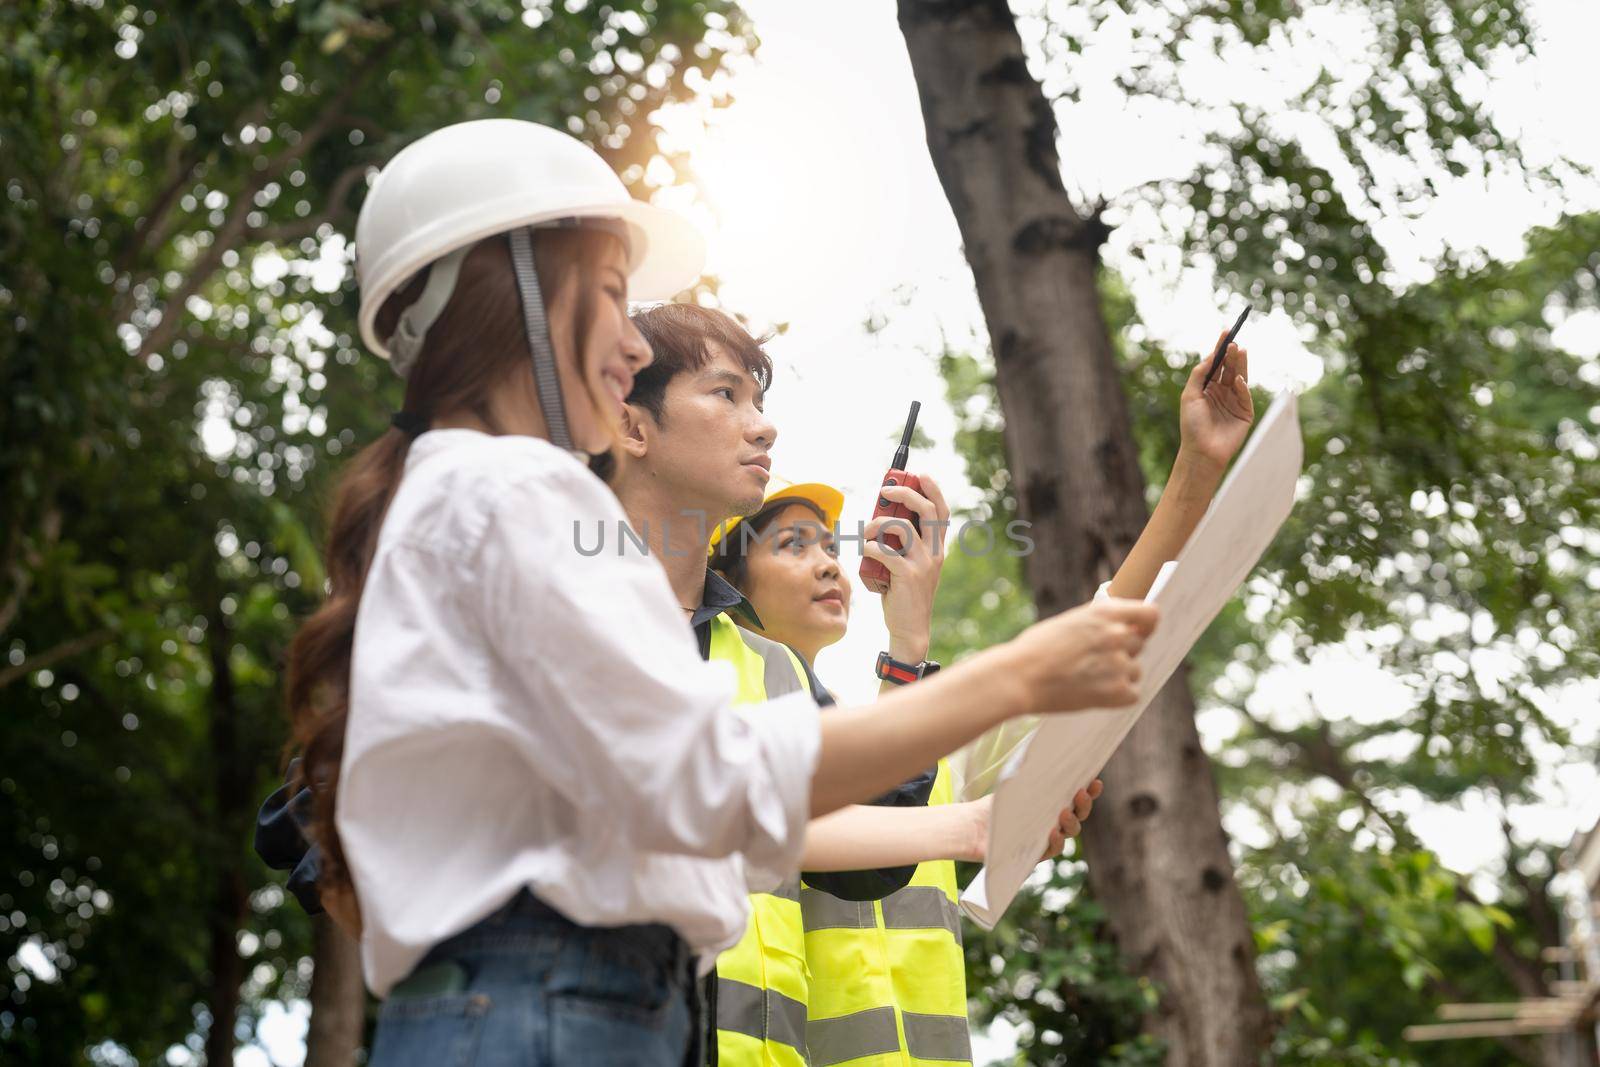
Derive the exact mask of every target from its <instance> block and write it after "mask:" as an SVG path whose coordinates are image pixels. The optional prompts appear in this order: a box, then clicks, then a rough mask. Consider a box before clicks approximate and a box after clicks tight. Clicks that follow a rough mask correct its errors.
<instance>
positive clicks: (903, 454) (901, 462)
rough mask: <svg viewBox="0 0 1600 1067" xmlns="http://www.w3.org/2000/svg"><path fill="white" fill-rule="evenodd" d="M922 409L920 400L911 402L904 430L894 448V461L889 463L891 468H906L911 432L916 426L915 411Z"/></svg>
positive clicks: (909, 456)
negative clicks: (898, 445)
mask: <svg viewBox="0 0 1600 1067" xmlns="http://www.w3.org/2000/svg"><path fill="white" fill-rule="evenodd" d="M921 410H922V402H921V401H919V400H913V401H912V402H911V414H909V415H907V416H906V432H905V433H903V434H901V435H900V447H899V448H897V449H895V450H894V462H893V463H891V464H889V468H890V469H891V470H897V471H903V470H905V469H906V460H908V459H910V458H911V434H912V432H913V431H915V430H916V428H917V412H919V411H921Z"/></svg>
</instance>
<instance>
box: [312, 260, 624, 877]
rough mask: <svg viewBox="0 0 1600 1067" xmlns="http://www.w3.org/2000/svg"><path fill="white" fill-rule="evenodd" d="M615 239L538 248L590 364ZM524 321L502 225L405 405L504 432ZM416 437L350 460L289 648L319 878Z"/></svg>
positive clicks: (463, 283) (430, 347)
mask: <svg viewBox="0 0 1600 1067" xmlns="http://www.w3.org/2000/svg"><path fill="white" fill-rule="evenodd" d="M615 240H616V238H615V237H614V236H612V235H610V234H608V233H604V232H601V231H596V230H585V229H570V230H542V231H539V232H538V233H537V234H536V236H535V240H534V258H535V262H536V264H537V266H538V271H539V278H540V288H541V290H542V292H543V294H544V298H545V304H546V307H547V308H548V310H549V316H550V330H551V340H552V342H553V343H554V344H555V345H557V346H561V345H563V344H567V345H576V346H577V350H578V365H579V366H580V367H586V366H587V364H588V357H589V353H588V352H587V351H586V349H587V347H588V345H587V339H588V336H589V327H590V325H591V324H592V323H593V321H594V315H595V312H596V310H597V307H598V300H597V298H596V291H597V288H598V286H599V273H600V271H599V264H600V261H601V259H602V257H603V255H604V253H605V251H606V250H607V243H608V242H612V241H615ZM425 281H426V272H423V273H421V274H419V276H418V277H417V278H415V279H413V280H412V282H411V283H410V284H409V285H407V286H406V287H405V288H404V289H402V290H400V291H399V292H398V293H396V294H395V295H394V296H392V297H390V298H389V300H388V301H387V302H386V303H385V304H384V306H383V308H382V309H381V310H380V311H379V313H378V321H377V325H378V333H379V335H380V336H385V337H386V336H389V335H390V334H392V333H393V331H394V329H395V325H396V323H397V321H398V319H399V317H400V313H401V312H402V311H404V310H405V308H406V307H407V306H408V305H409V304H411V302H412V301H414V300H415V299H416V298H417V297H418V296H419V295H420V294H421V292H422V286H423V284H424V283H425ZM523 331H524V327H523V319H522V308H521V298H520V296H519V295H518V292H517V287H516V281H515V275H514V273H513V271H512V265H511V249H510V242H509V241H508V240H507V238H506V237H505V235H503V234H502V235H499V236H496V237H490V238H487V239H485V240H483V241H480V242H479V243H478V244H477V245H476V246H474V247H473V249H472V251H471V252H470V253H468V254H467V257H466V259H465V260H464V261H463V262H462V264H461V275H460V277H459V278H458V279H457V282H456V288H455V292H454V294H453V295H452V296H451V298H450V302H449V304H447V305H446V306H445V309H444V312H443V313H442V314H441V315H440V316H439V318H438V320H437V321H436V322H435V323H434V324H433V326H432V327H431V328H430V329H429V330H428V334H427V339H426V340H425V341H424V342H423V347H422V353H421V355H420V356H419V357H418V359H417V362H416V365H415V366H414V367H412V369H411V375H410V377H409V378H408V379H407V381H406V391H405V410H406V411H407V412H410V413H413V414H415V415H417V416H419V417H420V418H421V419H423V420H424V421H426V420H429V419H431V418H433V417H434V416H437V415H446V414H453V413H459V412H468V411H470V412H472V413H473V414H475V415H476V416H477V417H478V418H479V419H481V420H483V421H484V422H485V423H487V424H489V426H490V428H491V429H492V430H494V431H495V432H499V427H498V426H496V425H495V424H494V422H493V419H492V416H491V414H490V410H489V400H490V397H491V396H493V395H494V393H495V392H496V390H498V389H501V388H504V387H505V386H506V385H507V383H518V382H520V383H521V384H522V385H523V386H525V388H526V390H527V394H528V397H529V400H530V403H531V402H533V401H534V398H536V397H537V392H536V391H535V389H534V385H533V372H532V363H531V360H530V357H529V353H528V342H527V338H526V335H525V334H524V332H523ZM566 400H567V402H568V404H569V405H570V404H575V403H585V402H587V403H590V404H593V403H594V400H593V398H590V397H587V396H582V397H567V398H566ZM411 441H412V438H411V437H410V436H409V435H408V434H406V433H404V432H402V431H400V430H398V429H391V430H389V431H388V432H387V433H385V434H384V435H383V436H382V437H380V438H378V440H377V441H375V442H373V443H372V444H371V445H368V446H367V447H366V448H365V449H363V450H362V451H361V452H360V453H359V454H358V455H356V456H355V457H354V458H353V459H352V460H351V461H350V466H349V469H348V470H346V471H345V472H344V475H343V476H342V477H341V478H340V480H339V486H338V489H337V490H336V491H335V494H334V501H333V514H332V521H331V523H330V525H329V529H328V540H327V547H326V549H325V554H326V557H327V575H328V586H327V600H326V601H324V602H323V604H322V606H321V607H320V608H318V609H317V610H316V611H315V612H314V613H312V615H311V616H310V617H309V618H307V619H306V621H305V622H304V624H302V625H301V627H300V630H299V632H298V633H297V634H296V635H295V638H294V642H293V644H292V645H290V648H289V664H288V681H287V692H286V699H287V703H288V710H289V718H290V721H291V724H292V727H293V741H292V743H293V745H294V746H295V747H296V748H298V749H299V751H300V753H301V757H302V758H301V763H300V768H299V775H298V781H297V783H296V788H297V789H298V788H300V787H301V786H309V787H310V788H311V791H312V798H313V802H312V816H311V826H310V831H311V839H312V841H313V842H315V843H316V844H317V845H319V846H320V847H321V849H322V868H321V873H320V875H319V883H320V885H321V886H322V887H323V888H325V889H342V888H344V887H346V886H348V885H349V884H350V872H349V868H348V867H347V866H346V865H345V857H344V849H343V848H342V847H341V846H340V844H339V835H338V833H337V832H336V830H335V828H334V821H333V815H334V798H335V796H336V794H337V791H338V784H339V764H340V761H341V760H342V759H343V757H344V732H345V720H346V718H347V716H348V714H349V690H350V656H351V653H352V651H353V647H354V636H355V625H356V611H357V609H358V608H359V606H360V603H361V592H362V588H363V587H364V586H365V585H366V581H367V569H368V568H369V567H370V566H371V564H372V556H373V553H374V552H376V551H377V547H378V531H379V530H380V529H381V528H382V526H383V517H384V514H385V513H386V512H387V511H388V510H389V502H390V501H391V500H393V499H394V494H395V490H396V489H398V488H399V485H400V476H401V474H402V473H403V472H404V470H405V461H406V453H407V452H408V451H409V450H410V447H411Z"/></svg>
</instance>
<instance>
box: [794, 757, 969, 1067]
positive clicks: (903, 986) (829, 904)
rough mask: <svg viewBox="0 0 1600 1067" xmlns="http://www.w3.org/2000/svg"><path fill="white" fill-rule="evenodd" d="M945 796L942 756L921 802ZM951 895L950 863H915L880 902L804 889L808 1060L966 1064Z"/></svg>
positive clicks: (962, 972)
mask: <svg viewBox="0 0 1600 1067" xmlns="http://www.w3.org/2000/svg"><path fill="white" fill-rule="evenodd" d="M953 799H954V797H953V791H952V786H951V782H950V767H949V765H948V764H946V763H945V762H944V761H943V760H941V761H940V762H939V774H938V776H937V777H936V778H935V779H934V782H933V791H932V792H931V793H930V794H929V796H928V805H929V806H930V807H931V806H933V805H935V804H948V803H950V802H951V801H952V800H953ZM958 896H959V893H958V891H957V888H956V865H955V864H954V863H953V862H951V861H950V860H936V861H931V862H928V863H923V864H919V865H918V866H917V871H916V874H915V875H914V876H913V877H912V879H911V884H909V885H907V886H906V887H905V888H904V889H902V890H900V891H899V892H896V893H891V894H890V895H889V896H887V897H884V898H883V899H882V900H878V901H870V902H868V901H863V902H860V903H857V902H855V901H849V900H840V899H839V898H838V897H835V896H832V895H831V894H828V893H824V892H822V891H821V890H820V889H813V888H812V887H810V886H802V888H801V890H800V910H801V914H802V917H803V919H804V921H805V940H806V962H807V965H808V966H809V967H810V969H811V999H810V1018H809V1021H808V1022H807V1024H806V1045H807V1047H808V1049H809V1051H810V1055H811V1064H812V1067H834V1065H836V1064H837V1065H842V1067H923V1065H925V1064H926V1065H928V1067H938V1065H943V1067H948V1065H949V1064H951V1063H965V1064H970V1063H971V1061H972V1039H971V1036H970V1034H969V1032H968V1029H967V971H966V959H965V956H964V954H963V952H962V948H961V911H960V909H959V908H958V907H957V904H956V901H957V898H958Z"/></svg>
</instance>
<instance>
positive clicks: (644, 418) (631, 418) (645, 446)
mask: <svg viewBox="0 0 1600 1067" xmlns="http://www.w3.org/2000/svg"><path fill="white" fill-rule="evenodd" d="M618 428H619V429H620V430H621V431H622V440H621V443H620V444H619V445H618V447H620V448H621V449H622V451H624V452H625V453H627V454H628V455H629V456H631V457H632V458H634V459H643V458H644V457H645V455H646V453H648V452H649V451H650V439H649V433H650V431H652V430H654V429H655V422H654V420H653V419H651V418H650V413H649V412H647V411H645V410H644V409H643V408H640V407H638V406H637V405H634V404H624V405H622V424H621V426H620V427H618Z"/></svg>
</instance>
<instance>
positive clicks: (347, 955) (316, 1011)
mask: <svg viewBox="0 0 1600 1067" xmlns="http://www.w3.org/2000/svg"><path fill="white" fill-rule="evenodd" d="M312 938H313V940H312V956H311V958H312V962H313V964H314V965H315V966H314V969H313V970H312V972H311V1029H310V1030H309V1031H308V1032H307V1034H306V1062H305V1067H351V1065H352V1064H354V1063H355V1062H356V1052H357V1050H358V1049H360V1048H361V1037H362V1030H363V1029H364V1027H365V1023H366V1016H367V990H366V987H365V986H364V985H362V982H361V950H360V947H359V946H358V945H357V944H356V943H355V942H354V941H352V940H351V939H350V938H349V937H347V936H346V935H345V933H344V932H343V931H342V930H340V929H339V928H338V927H337V926H336V925H334V922H333V920H332V919H330V918H328V917H327V916H326V915H318V916H317V917H316V918H315V919H313V920H312Z"/></svg>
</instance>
